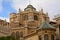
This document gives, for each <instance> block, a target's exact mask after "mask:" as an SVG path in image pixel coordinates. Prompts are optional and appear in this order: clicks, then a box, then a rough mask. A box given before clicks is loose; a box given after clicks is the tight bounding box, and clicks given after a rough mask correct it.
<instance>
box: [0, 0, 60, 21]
mask: <svg viewBox="0 0 60 40" xmlns="http://www.w3.org/2000/svg"><path fill="white" fill-rule="evenodd" d="M28 4H29V0H0V19H3V20H4V19H6V20H7V21H9V15H10V13H12V12H18V9H19V8H20V9H21V10H24V8H25V7H26V6H27V5H28ZM30 4H31V5H33V6H34V7H35V8H36V9H37V10H38V11H39V10H40V9H41V8H43V9H44V12H48V14H49V17H50V19H51V20H52V19H53V18H54V15H57V14H60V0H30Z"/></svg>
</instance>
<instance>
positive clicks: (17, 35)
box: [16, 31, 20, 39]
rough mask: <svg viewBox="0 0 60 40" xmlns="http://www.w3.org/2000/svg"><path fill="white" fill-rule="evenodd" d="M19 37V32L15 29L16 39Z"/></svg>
mask: <svg viewBox="0 0 60 40" xmlns="http://www.w3.org/2000/svg"><path fill="white" fill-rule="evenodd" d="M19 38H20V33H19V32H18V31H17V32H16V39H19Z"/></svg>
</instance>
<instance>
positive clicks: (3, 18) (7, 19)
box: [0, 17, 9, 22]
mask: <svg viewBox="0 0 60 40" xmlns="http://www.w3.org/2000/svg"><path fill="white" fill-rule="evenodd" d="M0 19H2V20H5V19H6V21H7V22H9V18H5V17H0Z"/></svg>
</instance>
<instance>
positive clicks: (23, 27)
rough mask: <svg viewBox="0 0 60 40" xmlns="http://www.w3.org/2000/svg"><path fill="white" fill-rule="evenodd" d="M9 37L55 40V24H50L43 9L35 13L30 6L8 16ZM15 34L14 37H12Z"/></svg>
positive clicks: (20, 39) (25, 39)
mask: <svg viewBox="0 0 60 40" xmlns="http://www.w3.org/2000/svg"><path fill="white" fill-rule="evenodd" d="M10 27H11V35H13V36H15V37H16V39H19V40H56V35H57V32H56V28H57V27H58V26H57V22H51V21H50V18H49V16H48V13H47V12H46V13H44V12H43V9H42V8H41V10H39V11H36V8H34V7H33V6H32V5H27V7H26V8H25V9H24V11H22V10H21V9H19V12H18V13H11V14H10ZM14 34H15V35H14Z"/></svg>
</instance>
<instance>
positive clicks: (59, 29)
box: [54, 14, 60, 40]
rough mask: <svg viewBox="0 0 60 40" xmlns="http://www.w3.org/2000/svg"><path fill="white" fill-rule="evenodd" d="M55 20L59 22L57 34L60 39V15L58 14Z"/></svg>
mask: <svg viewBox="0 0 60 40" xmlns="http://www.w3.org/2000/svg"><path fill="white" fill-rule="evenodd" d="M54 20H55V21H56V22H57V25H58V26H57V34H58V37H60V14H57V15H56V16H55V18H54ZM59 40H60V38H59Z"/></svg>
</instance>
